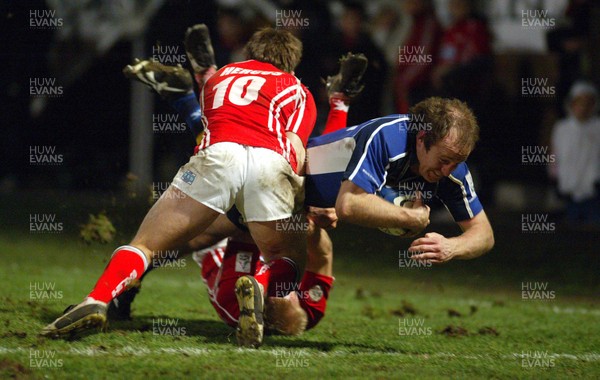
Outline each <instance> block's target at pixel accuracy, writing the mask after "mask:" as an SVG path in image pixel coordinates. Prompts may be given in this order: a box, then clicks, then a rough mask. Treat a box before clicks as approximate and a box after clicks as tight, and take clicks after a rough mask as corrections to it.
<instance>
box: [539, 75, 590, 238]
mask: <svg viewBox="0 0 600 380" xmlns="http://www.w3.org/2000/svg"><path fill="white" fill-rule="evenodd" d="M598 106H599V103H598V91H597V90H596V88H595V87H594V86H593V85H592V84H590V83H587V82H577V83H575V84H574V85H573V86H572V87H571V90H570V92H569V94H568V98H567V102H566V108H567V114H568V116H567V118H566V119H562V120H559V121H558V122H557V123H556V125H555V126H554V129H553V131H552V152H553V153H554V155H555V158H556V162H555V165H553V166H550V176H551V177H552V178H553V179H555V180H556V181H557V185H558V191H559V193H560V194H561V195H562V196H564V197H566V198H567V214H566V220H567V223H569V224H570V225H572V226H575V227H576V226H578V225H582V224H583V225H591V226H594V227H596V228H598V227H600V192H599V189H598V185H599V183H600V118H599V117H598Z"/></svg>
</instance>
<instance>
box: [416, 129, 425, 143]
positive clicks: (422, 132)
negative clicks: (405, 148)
mask: <svg viewBox="0 0 600 380" xmlns="http://www.w3.org/2000/svg"><path fill="white" fill-rule="evenodd" d="M426 134H427V132H426V131H423V130H421V131H419V132H417V140H421V141H422V140H423V139H424V138H425V135H426Z"/></svg>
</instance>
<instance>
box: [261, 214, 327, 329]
mask: <svg viewBox="0 0 600 380" xmlns="http://www.w3.org/2000/svg"><path fill="white" fill-rule="evenodd" d="M307 245H308V247H307V248H308V259H307V263H306V271H305V272H304V276H303V278H302V281H301V282H300V285H299V287H298V291H295V292H292V293H290V294H289V295H287V296H285V297H283V298H282V297H269V298H267V301H266V306H265V308H266V314H267V316H268V319H267V320H266V324H267V327H269V328H270V329H273V330H275V331H277V332H279V333H282V334H284V335H298V334H301V333H302V332H303V331H304V330H306V329H310V328H313V327H314V326H315V325H317V324H318V323H319V321H320V320H321V319H322V318H323V316H324V314H325V309H326V307H327V299H328V297H329V292H330V291H331V287H332V285H333V281H334V279H333V273H332V270H333V269H332V268H333V246H332V244H331V239H330V238H329V235H328V234H327V232H326V231H325V230H324V229H322V228H319V227H316V226H314V225H312V224H311V227H310V228H309V233H308V237H307Z"/></svg>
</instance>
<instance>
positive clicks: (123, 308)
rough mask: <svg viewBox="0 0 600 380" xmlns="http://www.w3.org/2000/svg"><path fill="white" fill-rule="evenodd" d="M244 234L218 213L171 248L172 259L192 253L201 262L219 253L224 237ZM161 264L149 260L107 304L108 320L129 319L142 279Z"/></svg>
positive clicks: (240, 236) (242, 237) (160, 261)
mask: <svg viewBox="0 0 600 380" xmlns="http://www.w3.org/2000/svg"><path fill="white" fill-rule="evenodd" d="M246 231H247V230H246ZM246 234H247V232H244V231H241V230H240V229H239V228H238V227H237V226H236V225H235V224H234V223H233V222H231V221H230V220H229V218H228V217H227V216H226V215H219V216H218V217H217V219H216V220H215V221H214V222H213V223H212V224H211V225H210V226H209V227H208V228H207V229H206V231H204V232H203V233H201V234H200V235H198V236H196V237H194V238H193V239H192V240H190V241H189V242H187V243H186V244H184V245H183V246H181V247H177V248H175V249H173V251H174V252H176V253H177V254H176V257H175V258H173V259H174V260H178V259H181V258H183V257H185V256H187V255H189V254H190V253H193V254H194V260H196V261H197V262H198V263H201V262H202V260H203V257H204V256H205V255H209V256H210V255H212V256H214V255H217V254H219V252H220V249H221V247H222V246H224V245H226V243H224V244H221V242H223V241H224V239H226V238H228V237H230V236H231V237H233V238H234V239H237V240H240V239H244V238H245V235H246ZM246 239H248V240H249V241H250V242H251V241H252V240H251V238H249V237H248V238H246ZM242 241H244V240H242ZM221 256H222V255H221ZM215 258H216V256H215ZM162 265H164V260H162V259H160V260H153V261H152V262H150V263H149V265H148V268H147V269H146V271H145V272H144V274H143V275H142V277H141V278H140V279H139V281H132V282H131V283H130V284H129V285H128V286H127V289H126V290H125V291H124V292H123V293H121V294H120V295H119V296H117V297H116V298H114V299H113V300H112V301H111V302H110V303H109V304H108V318H109V319H110V320H129V319H131V304H132V303H133V301H134V300H135V297H136V296H137V294H138V293H139V292H140V290H141V285H142V281H143V280H144V279H145V278H146V276H147V275H148V273H150V272H152V271H153V270H154V269H156V268H159V267H160V266H162ZM219 265H220V261H219ZM203 277H204V276H203Z"/></svg>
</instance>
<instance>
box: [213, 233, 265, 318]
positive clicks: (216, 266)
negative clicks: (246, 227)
mask: <svg viewBox="0 0 600 380" xmlns="http://www.w3.org/2000/svg"><path fill="white" fill-rule="evenodd" d="M219 251H221V252H223V251H222V250H219V249H216V250H211V251H209V252H208V253H207V254H206V256H204V259H203V260H202V280H203V281H204V283H206V286H207V287H208V296H209V298H210V302H211V303H212V305H213V307H214V308H215V310H216V311H217V313H218V314H219V316H220V317H221V319H222V320H223V321H224V322H225V323H227V324H228V325H229V326H233V327H235V326H237V323H238V317H239V315H240V309H239V306H238V302H237V298H236V297H235V282H236V281H237V279H238V278H240V277H242V276H246V275H254V273H256V271H257V270H260V268H261V266H262V262H261V261H260V260H259V257H260V252H259V251H258V248H257V247H256V246H255V245H254V244H243V243H239V242H231V241H230V242H229V244H228V246H227V249H226V251H225V252H224V253H222V254H219ZM228 252H235V253H233V254H227V253H228ZM221 255H222V256H221Z"/></svg>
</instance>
